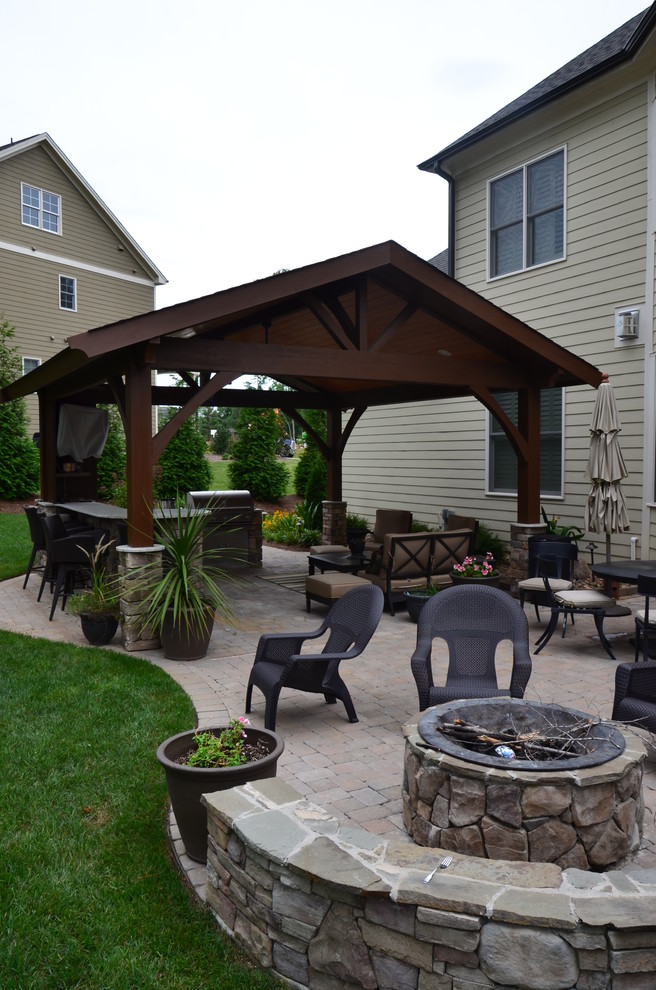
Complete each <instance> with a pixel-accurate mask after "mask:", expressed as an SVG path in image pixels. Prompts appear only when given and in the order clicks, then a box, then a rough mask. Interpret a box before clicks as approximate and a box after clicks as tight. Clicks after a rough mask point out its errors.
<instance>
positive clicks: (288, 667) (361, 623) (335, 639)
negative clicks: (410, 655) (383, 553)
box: [246, 583, 383, 731]
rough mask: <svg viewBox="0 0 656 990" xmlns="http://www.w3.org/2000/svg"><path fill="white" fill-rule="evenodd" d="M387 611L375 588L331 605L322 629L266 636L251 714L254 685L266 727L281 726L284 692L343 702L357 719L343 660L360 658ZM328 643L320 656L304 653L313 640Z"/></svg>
mask: <svg viewBox="0 0 656 990" xmlns="http://www.w3.org/2000/svg"><path fill="white" fill-rule="evenodd" d="M382 613H383V593H382V591H381V590H380V588H376V587H374V585H372V584H369V583H367V584H365V585H362V586H361V587H359V588H353V589H351V590H350V591H347V592H346V593H345V594H344V595H343V596H342V597H341V598H340V599H338V601H336V602H335V604H334V605H333V606H332V608H331V609H330V611H329V612H328V615H327V616H326V618H325V619H324V621H323V623H322V624H321V626H320V627H319V628H318V629H315V630H314V631H313V632H310V633H307V632H302V633H265V634H264V635H263V636H261V637H260V641H259V643H258V645H257V651H256V653H255V661H254V663H253V667H252V669H251V673H250V677H249V678H248V687H247V689H246V712H250V710H251V698H252V694H253V687H258V688H259V689H260V691H261V692H262V694H263V695H264V697H265V698H266V710H265V714H264V726H265V728H267V729H271V730H272V731H273V730H274V729H275V727H276V713H277V710H278V698H279V697H280V692H281V690H282V688H294V689H295V690H296V691H309V692H311V693H314V694H323V696H324V698H325V699H326V702H327V704H329V705H334V704H335V702H336V701H337V699H338V698H339V700H340V701H342V702H343V703H344V707H345V708H346V713H347V715H348V718H349V722H357V721H358V717H357V715H356V713H355V707H354V705H353V702H352V700H351V695H350V694H349V690H348V688H347V686H346V684H345V683H344V681H343V680H342V678H341V677H340V674H339V665H340V663H341V661H342V660H352V659H353V657H357V656H358V655H359V654H360V653H362V651H363V650H364V648H365V647H366V645H367V643H368V642H369V640H370V639H371V637H372V636H373V634H374V632H375V631H376V628H377V626H378V623H379V621H380V617H381V615H382ZM326 632H327V633H328V639H327V640H326V643H325V645H324V647H323V650H322V652H321V653H316V654H315V653H301V649H302V647H303V644H304V643H306V642H307V641H308V640H312V639H319V638H320V637H321V636H323V635H324V634H325V633H326Z"/></svg>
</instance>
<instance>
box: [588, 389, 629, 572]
mask: <svg viewBox="0 0 656 990" xmlns="http://www.w3.org/2000/svg"><path fill="white" fill-rule="evenodd" d="M621 429H622V427H621V424H620V417H619V413H618V411H617V405H616V403H615V396H614V394H613V389H612V386H611V384H610V382H609V381H608V375H607V374H606V373H604V375H603V380H602V382H601V385H600V386H599V388H598V389H597V399H596V402H595V407H594V412H593V414H592V421H591V423H590V456H589V458H588V468H587V471H586V477H587V478H589V480H590V481H591V483H592V484H591V486H590V491H589V493H588V501H587V503H586V507H585V528H586V530H587V531H588V532H590V533H605V534H606V560H610V537H611V534H612V533H624V532H626V530H627V529H628V528H629V517H628V515H627V512H626V503H625V501H624V493H623V491H622V485H621V482H622V479H623V478H626V477H627V476H628V473H629V472H628V471H627V469H626V465H625V463H624V458H623V457H622V450H621V448H620V441H619V433H620V430H621Z"/></svg>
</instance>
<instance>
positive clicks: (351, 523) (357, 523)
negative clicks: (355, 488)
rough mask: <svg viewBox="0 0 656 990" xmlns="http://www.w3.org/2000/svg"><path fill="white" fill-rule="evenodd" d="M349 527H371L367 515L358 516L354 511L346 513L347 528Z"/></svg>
mask: <svg viewBox="0 0 656 990" xmlns="http://www.w3.org/2000/svg"><path fill="white" fill-rule="evenodd" d="M349 529H366V530H368V529H369V520H368V519H367V518H366V517H365V516H358V515H356V514H355V513H354V512H347V513H346V530H347V532H348V530H349Z"/></svg>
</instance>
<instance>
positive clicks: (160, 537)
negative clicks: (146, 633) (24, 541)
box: [142, 504, 237, 637]
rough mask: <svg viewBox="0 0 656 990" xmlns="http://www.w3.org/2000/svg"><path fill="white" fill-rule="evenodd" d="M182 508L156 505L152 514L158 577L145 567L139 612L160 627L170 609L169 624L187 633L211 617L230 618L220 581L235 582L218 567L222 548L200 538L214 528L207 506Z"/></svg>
mask: <svg viewBox="0 0 656 990" xmlns="http://www.w3.org/2000/svg"><path fill="white" fill-rule="evenodd" d="M215 507H216V506H213V505H211V504H210V505H208V507H207V508H206V509H201V510H196V511H194V512H185V511H184V510H183V509H182V508H181V506H179V505H178V506H177V508H176V510H175V513H174V514H173V513H171V512H170V511H168V510H162V513H161V514H158V516H156V517H155V520H154V532H155V542H156V543H159V544H160V545H161V546H162V547H163V548H164V553H163V565H162V573H161V576H160V575H158V576H153V575H152V571H151V568H149V567H146V568H145V569H144V571H143V572H142V574H143V578H142V579H143V582H144V584H145V589H146V592H147V607H146V611H145V615H144V620H145V623H146V625H148V626H150V627H151V628H152V629H154V630H155V631H156V632H161V629H162V627H163V625H164V622H165V619H166V616H167V613H169V612H171V613H172V619H173V625H174V627H175V629H176V630H177V631H178V632H179V633H182V632H184V633H186V635H187V637H190V636H191V635H192V632H193V631H194V630H198V629H201V630H202V631H203V632H206V631H207V629H208V625H211V624H212V623H213V622H214V619H215V617H216V616H220V617H221V618H223V619H226V620H227V621H231V620H232V618H233V612H232V608H231V606H230V603H229V601H228V598H227V596H226V594H225V592H224V591H223V589H222V588H221V583H226V582H232V583H237V578H236V577H235V576H234V575H232V574H229V573H227V572H226V571H225V570H224V569H223V568H222V567H221V566H220V560H221V558H224V559H225V556H226V550H225V549H223V548H221V547H211V548H207V549H206V548H205V547H204V546H203V541H204V539H205V537H206V536H208V535H210V534H211V533H212V532H213V530H214V529H215V528H216V527H215V526H214V525H213V524H212V509H213V508H215Z"/></svg>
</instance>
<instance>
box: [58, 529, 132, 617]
mask: <svg viewBox="0 0 656 990" xmlns="http://www.w3.org/2000/svg"><path fill="white" fill-rule="evenodd" d="M114 542H115V540H108V541H107V542H105V538H104V536H103V537H101V538H100V540H99V541H98V543H97V544H96V546H95V547H94V549H93V550H92V551H91V550H85V549H84V547H80V549H81V550H82V552H83V553H84V555H85V557H86V558H87V560H88V561H89V576H90V577H91V587H90V588H85V589H84V591H79V592H77V593H76V594H74V595H71V597H70V598H69V599H68V604H67V606H66V608H67V610H68V611H69V612H70V614H71V615H84V614H90V615H112V616H114V618H115V619H118V617H119V605H120V597H121V596H120V586H119V580H118V576H117V575H115V574H108V573H107V567H106V554H107V551H108V550H109V548H110V547H111V546H112V544H113V543H114Z"/></svg>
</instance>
